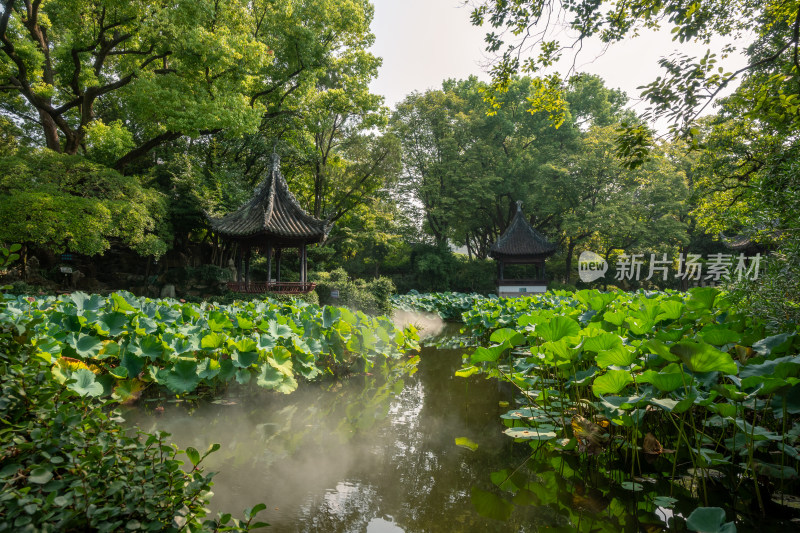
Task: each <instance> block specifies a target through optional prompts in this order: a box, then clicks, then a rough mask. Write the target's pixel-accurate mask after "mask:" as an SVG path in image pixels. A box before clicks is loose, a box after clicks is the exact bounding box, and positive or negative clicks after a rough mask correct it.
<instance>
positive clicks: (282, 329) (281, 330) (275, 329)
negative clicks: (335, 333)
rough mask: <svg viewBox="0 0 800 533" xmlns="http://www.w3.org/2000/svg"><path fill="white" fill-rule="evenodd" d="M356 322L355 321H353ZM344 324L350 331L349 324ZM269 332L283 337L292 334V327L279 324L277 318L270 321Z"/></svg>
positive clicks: (277, 337) (276, 336) (279, 337)
mask: <svg viewBox="0 0 800 533" xmlns="http://www.w3.org/2000/svg"><path fill="white" fill-rule="evenodd" d="M353 322H355V321H353ZM340 325H342V326H347V331H348V332H349V331H350V327H349V325H348V324H340ZM267 333H269V334H270V336H272V337H273V338H275V339H282V338H287V337H291V336H292V328H290V327H289V326H287V325H286V324H279V323H278V322H277V321H276V320H270V321H269V329H268V330H267Z"/></svg>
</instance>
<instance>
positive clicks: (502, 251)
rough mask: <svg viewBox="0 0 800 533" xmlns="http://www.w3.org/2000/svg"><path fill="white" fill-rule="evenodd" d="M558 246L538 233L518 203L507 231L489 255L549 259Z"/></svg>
mask: <svg viewBox="0 0 800 533" xmlns="http://www.w3.org/2000/svg"><path fill="white" fill-rule="evenodd" d="M555 251H556V245H555V244H553V243H551V242H550V241H548V240H547V238H546V237H545V236H544V235H542V234H541V233H539V232H538V231H536V230H535V229H534V228H533V226H531V225H530V223H529V222H528V220H527V219H526V218H525V215H523V214H522V202H517V213H516V214H515V215H514V218H513V219H511V223H510V224H509V225H508V228H506V231H505V232H503V234H502V235H501V236H500V238H499V239H497V242H496V243H494V244H493V245H492V247H491V248H490V249H489V255H490V256H491V257H494V258H497V257H498V256H504V257H508V256H511V257H519V258H523V257H531V258H535V257H542V258H544V257H547V256H549V255H552V254H554V253H555Z"/></svg>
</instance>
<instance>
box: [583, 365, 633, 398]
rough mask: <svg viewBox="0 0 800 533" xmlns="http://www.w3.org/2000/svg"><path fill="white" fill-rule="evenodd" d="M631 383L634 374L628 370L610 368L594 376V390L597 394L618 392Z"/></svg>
mask: <svg viewBox="0 0 800 533" xmlns="http://www.w3.org/2000/svg"><path fill="white" fill-rule="evenodd" d="M631 383H633V376H632V375H631V373H630V372H628V371H627V370H609V371H608V372H606V373H605V374H603V375H601V376H597V377H596V378H594V381H593V382H592V392H594V393H595V395H596V396H602V395H604V394H617V393H619V392H620V391H621V390H623V389H624V388H625V387H627V386H628V385H630V384H631Z"/></svg>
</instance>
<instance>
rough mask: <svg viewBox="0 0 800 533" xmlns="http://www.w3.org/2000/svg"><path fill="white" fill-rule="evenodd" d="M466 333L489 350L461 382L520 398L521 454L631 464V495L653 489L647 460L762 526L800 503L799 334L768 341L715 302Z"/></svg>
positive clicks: (539, 316)
mask: <svg viewBox="0 0 800 533" xmlns="http://www.w3.org/2000/svg"><path fill="white" fill-rule="evenodd" d="M463 319H464V322H465V329H468V330H470V331H472V332H473V333H474V334H476V335H477V336H479V337H482V338H484V339H487V341H488V342H484V343H483V345H482V346H480V347H478V348H476V349H475V350H474V351H472V352H471V353H468V354H466V355H465V356H464V365H463V367H462V368H461V369H460V370H458V371H457V372H456V375H458V376H469V375H473V374H477V373H482V374H484V375H486V376H487V377H491V378H497V379H500V380H504V381H508V382H509V383H511V384H513V385H514V387H515V388H516V389H517V391H518V397H519V401H518V405H517V406H516V408H514V409H511V410H509V411H508V412H507V413H506V414H504V415H503V417H502V418H503V422H504V424H505V425H506V430H505V432H506V434H507V435H509V436H510V437H513V438H514V439H516V440H517V441H520V442H521V441H527V442H529V443H530V445H531V447H532V448H534V449H539V448H540V447H542V446H546V447H548V448H549V449H554V450H560V451H563V452H566V453H578V454H581V455H582V456H588V455H606V456H610V457H612V458H614V459H615V460H616V459H620V458H621V459H622V460H624V461H625V464H626V465H628V469H629V470H628V476H627V479H625V480H624V481H620V485H621V487H622V488H627V489H630V490H637V488H638V487H639V485H637V484H636V482H635V481H634V480H635V479H637V478H642V477H643V476H644V477H648V478H649V477H652V476H653V475H654V474H652V473H647V472H645V471H644V470H643V469H642V466H641V464H642V461H643V457H642V456H643V455H650V456H660V457H661V458H662V459H663V460H666V461H668V462H669V463H670V464H671V466H670V467H669V468H668V469H667V470H668V471H667V472H666V477H667V478H668V479H669V481H670V482H671V484H672V486H677V485H678V484H680V483H684V481H682V480H683V476H685V475H686V474H687V472H688V474H689V479H690V481H689V482H688V483H689V484H690V485H691V486H692V487H694V488H695V490H696V495H697V497H698V499H699V500H700V502H701V503H702V504H703V505H704V506H705V507H708V506H709V501H710V499H711V491H712V488H713V487H712V482H711V481H710V480H712V479H717V478H722V479H726V480H727V481H728V487H729V488H730V489H731V490H732V491H733V492H734V493H736V494H738V495H739V496H740V497H739V502H740V504H743V505H746V504H748V503H750V504H752V506H753V507H755V508H756V509H758V510H759V512H761V513H764V512H766V508H767V503H766V502H767V501H768V500H769V499H770V498H771V497H772V496H773V494H778V495H780V494H784V493H786V492H790V491H792V490H796V488H797V483H796V480H797V478H798V470H797V469H798V460H800V446H798V444H799V443H800V420H798V415H800V356H798V347H800V336H798V332H797V325H796V324H787V325H786V328H785V330H784V331H767V329H766V328H765V325H764V324H763V323H761V322H759V321H757V320H754V319H752V318H750V317H749V316H748V315H747V314H745V313H743V312H741V310H737V309H736V308H735V307H734V306H733V305H732V302H731V300H730V298H729V297H728V295H727V294H726V293H724V292H722V291H720V290H718V289H715V288H698V289H692V290H690V291H689V292H688V293H677V292H665V293H664V292H658V293H656V292H644V291H640V292H637V293H622V292H611V293H602V292H599V291H579V292H577V293H574V295H573V294H571V293H555V294H553V293H548V294H545V295H542V296H536V297H528V298H519V299H496V300H484V301H482V302H480V303H479V304H478V305H476V307H474V308H473V309H471V310H469V311H467V312H465V313H464V314H463ZM684 465H688V466H690V467H691V468H689V469H684V468H683V466H684ZM656 477H657V476H656ZM670 490H672V489H670ZM725 523H727V522H723V523H721V524H722V525H721V526H720V528H722V529H719V530H720V531H722V530H724V527H723V526H724V524H725Z"/></svg>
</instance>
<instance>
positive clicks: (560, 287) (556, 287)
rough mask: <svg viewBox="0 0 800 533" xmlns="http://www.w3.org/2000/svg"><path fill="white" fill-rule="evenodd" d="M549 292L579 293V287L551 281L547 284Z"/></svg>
mask: <svg viewBox="0 0 800 533" xmlns="http://www.w3.org/2000/svg"><path fill="white" fill-rule="evenodd" d="M547 290H548V291H569V292H575V291H577V290H578V289H577V287H575V285H573V284H571V283H559V282H557V281H551V282H550V283H548V284H547Z"/></svg>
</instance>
